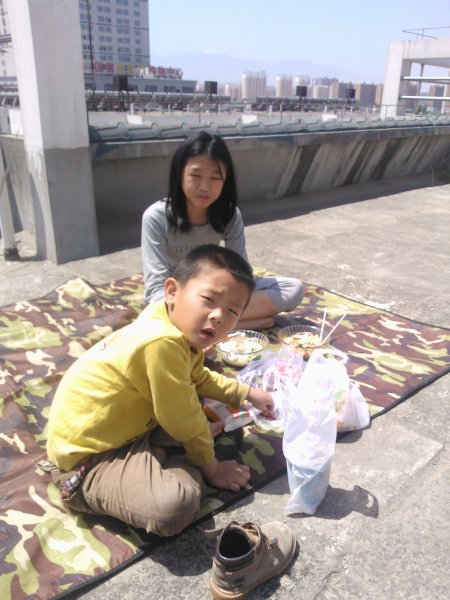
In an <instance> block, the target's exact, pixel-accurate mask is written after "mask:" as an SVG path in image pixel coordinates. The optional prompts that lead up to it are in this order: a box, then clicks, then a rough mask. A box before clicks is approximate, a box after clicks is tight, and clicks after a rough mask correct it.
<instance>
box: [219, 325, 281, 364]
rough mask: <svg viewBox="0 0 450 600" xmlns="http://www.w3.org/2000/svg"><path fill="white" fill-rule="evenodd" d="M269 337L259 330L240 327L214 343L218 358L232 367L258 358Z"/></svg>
mask: <svg viewBox="0 0 450 600" xmlns="http://www.w3.org/2000/svg"><path fill="white" fill-rule="evenodd" d="M268 344H269V338H268V337H267V336H266V335H264V334H263V333H260V332H259V331H251V330H249V329H242V330H240V331H233V332H232V333H230V334H229V335H228V336H227V337H226V339H224V340H222V341H221V342H219V343H217V344H216V348H217V350H218V351H219V356H220V358H221V359H222V360H223V361H224V362H226V363H227V364H229V365H232V366H233V367H245V366H246V365H248V364H249V362H251V361H252V360H255V359H256V358H260V357H261V354H262V352H263V350H264V349H265V348H266V347H267V346H268Z"/></svg>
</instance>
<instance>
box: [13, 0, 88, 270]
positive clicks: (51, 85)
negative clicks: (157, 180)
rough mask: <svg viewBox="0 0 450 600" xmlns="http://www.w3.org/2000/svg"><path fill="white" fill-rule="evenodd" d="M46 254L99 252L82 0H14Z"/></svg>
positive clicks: (41, 248)
mask: <svg viewBox="0 0 450 600" xmlns="http://www.w3.org/2000/svg"><path fill="white" fill-rule="evenodd" d="M9 17H10V24H11V34H12V42H13V46H14V56H15V63H16V69H17V83H18V88H19V96H20V107H21V112H22V123H23V131H24V141H25V151H26V156H27V163H28V170H29V174H30V181H31V190H32V195H33V203H34V207H33V208H34V214H35V234H36V245H37V251H38V254H39V255H41V256H44V257H46V258H48V259H50V260H51V261H53V262H55V263H58V264H59V263H64V262H67V261H70V260H76V259H80V258H85V257H88V256H94V255H97V254H98V253H99V247H98V235H97V223H96V216H95V201H94V188H93V181H92V168H91V157H90V151H89V136H88V124H87V111H86V101H85V95H84V78H83V65H82V51H81V32H80V17H79V12H78V2H77V1H76V0H14V1H13V2H10V3H9Z"/></svg>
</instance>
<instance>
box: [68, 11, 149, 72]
mask: <svg viewBox="0 0 450 600" xmlns="http://www.w3.org/2000/svg"><path fill="white" fill-rule="evenodd" d="M78 4H79V9H80V25H81V42H82V48H83V66H84V71H85V73H95V74H97V73H109V74H118V75H131V76H139V75H141V72H142V71H143V70H144V69H145V68H146V67H147V68H148V67H149V65H150V38H149V25H148V0H79V2H78Z"/></svg>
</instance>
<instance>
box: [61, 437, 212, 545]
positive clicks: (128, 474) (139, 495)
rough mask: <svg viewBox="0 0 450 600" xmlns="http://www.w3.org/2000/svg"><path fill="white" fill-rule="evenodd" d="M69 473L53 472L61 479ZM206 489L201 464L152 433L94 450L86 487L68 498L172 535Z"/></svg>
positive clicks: (69, 503) (74, 505)
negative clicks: (158, 441)
mask: <svg viewBox="0 0 450 600" xmlns="http://www.w3.org/2000/svg"><path fill="white" fill-rule="evenodd" d="M68 476H70V474H69V473H64V472H61V471H58V470H56V471H53V473H52V477H53V481H54V482H55V483H56V484H57V485H60V484H61V482H62V480H63V478H64V479H67V477H68ZM205 493H206V485H205V482H204V480H203V477H202V474H201V471H200V469H199V468H198V467H195V466H194V465H192V464H190V463H189V462H188V461H187V460H186V459H185V458H184V456H183V455H174V456H169V457H168V453H167V450H166V449H165V448H163V447H159V446H155V445H152V436H151V433H149V434H147V435H146V436H144V437H143V438H140V439H138V440H136V441H135V442H133V443H132V444H131V445H129V446H126V447H124V448H119V449H116V450H110V451H108V452H103V453H101V454H98V455H96V456H94V458H93V460H92V466H91V467H90V469H89V471H88V472H87V474H86V476H85V478H84V479H83V481H82V483H81V485H80V487H79V488H78V489H77V490H76V491H75V492H74V494H73V495H72V496H71V497H70V498H68V499H67V500H63V504H64V505H65V506H66V507H67V508H68V509H70V510H75V511H82V512H89V513H94V514H99V515H109V516H112V517H116V518H118V519H120V520H121V521H125V522H126V523H129V524H130V525H133V527H137V528H143V529H145V530H146V531H147V532H148V533H155V534H157V535H160V536H164V537H166V536H171V535H175V534H176V533H179V532H180V531H182V530H183V529H184V528H185V527H186V526H187V525H189V523H191V521H192V519H193V517H194V515H195V513H196V512H197V511H198V510H199V508H200V501H201V498H202V496H203V495H204V494H205Z"/></svg>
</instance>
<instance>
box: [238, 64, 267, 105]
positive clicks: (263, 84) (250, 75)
mask: <svg viewBox="0 0 450 600" xmlns="http://www.w3.org/2000/svg"><path fill="white" fill-rule="evenodd" d="M266 88H267V74H266V72H265V71H255V72H254V71H245V73H242V98H243V99H244V100H255V99H256V98H257V97H258V96H265V95H266Z"/></svg>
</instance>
